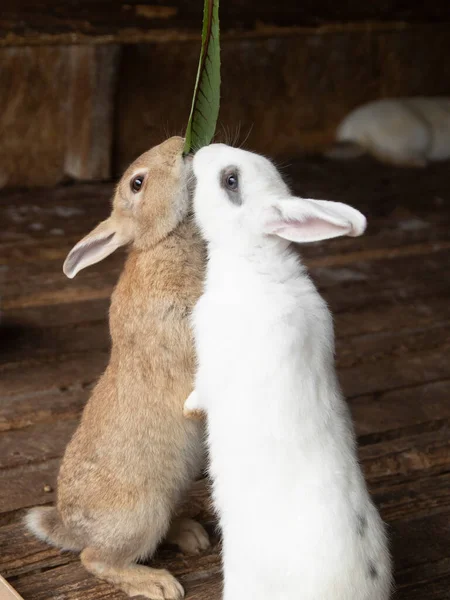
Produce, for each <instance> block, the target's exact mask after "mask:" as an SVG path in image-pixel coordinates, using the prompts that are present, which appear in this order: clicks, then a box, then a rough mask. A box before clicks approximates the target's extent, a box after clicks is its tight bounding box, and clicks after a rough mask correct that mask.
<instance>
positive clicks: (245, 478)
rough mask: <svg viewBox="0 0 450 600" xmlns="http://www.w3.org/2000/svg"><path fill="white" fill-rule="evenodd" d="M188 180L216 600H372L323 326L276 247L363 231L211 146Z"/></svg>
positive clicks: (241, 157) (352, 467) (370, 565)
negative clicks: (216, 559)
mask: <svg viewBox="0 0 450 600" xmlns="http://www.w3.org/2000/svg"><path fill="white" fill-rule="evenodd" d="M193 167H194V172H195V175H196V178H197V188H196V193H195V200H194V208H195V214H196V220H197V222H198V225H199V226H200V229H201V231H202V232H203V234H204V237H205V238H206V240H207V242H208V247H209V263H208V268H207V277H206V283H205V291H204V294H203V296H202V297H201V298H200V300H199V301H198V303H197V305H196V308H195V309H194V314H193V324H194V334H195V339H196V345H197V352H198V364H199V366H198V372H197V376H196V381H195V390H194V392H193V393H192V394H191V396H190V397H189V398H188V399H187V401H186V404H185V416H186V417H189V416H191V414H192V413H193V412H198V411H205V412H206V413H207V416H208V443H209V451H210V459H211V466H210V472H211V476H212V479H213V496H214V503H215V507H216V509H217V511H218V513H219V517H220V524H221V528H222V532H223V561H224V580H225V589H224V600H249V599H250V600H256V599H258V600H269V599H270V600H274V599H275V600H386V599H387V598H388V597H389V594H390V588H391V563H390V557H389V552H388V549H387V541H386V535H385V529H384V525H383V522H382V520H381V518H380V516H379V514H378V512H377V510H376V508H375V506H374V504H373V503H372V501H371V500H370V497H369V494H368V492H367V488H366V485H365V481H364V477H363V475H362V472H361V469H360V467H359V464H358V459H357V454H356V445H355V436H354V433H353V428H352V423H351V418H350V416H349V412H348V409H347V405H346V403H345V401H344V399H343V397H342V394H341V390H340V388H339V384H338V381H337V378H336V373H335V367H334V341H333V325H332V317H331V314H330V312H329V310H328V308H327V305H326V303H325V302H324V300H323V299H322V298H321V296H320V295H319V293H318V292H317V290H316V288H315V287H314V285H313V283H312V282H311V280H310V278H309V277H308V275H307V273H306V270H305V268H304V267H303V266H302V265H301V263H300V262H299V258H298V255H297V253H296V251H295V250H294V249H293V248H292V247H290V242H292V241H294V242H312V241H317V240H323V239H326V238H332V237H336V236H341V235H351V236H357V235H360V234H362V233H363V231H364V229H365V226H366V220H365V218H364V216H363V215H362V214H361V213H359V212H358V211H357V210H355V209H353V208H351V207H349V206H346V205H345V204H340V203H336V202H325V201H316V200H306V199H302V198H295V197H292V195H291V194H290V192H289V190H288V188H287V186H286V185H285V184H284V182H283V181H282V178H281V176H280V175H279V173H278V172H277V170H276V168H275V167H274V166H273V165H272V163H271V162H270V161H269V160H267V159H265V158H263V157H261V156H258V155H255V154H252V153H250V152H245V151H243V150H238V149H234V148H230V147H228V146H225V145H222V144H217V145H211V146H209V147H206V148H203V149H201V150H200V151H199V152H198V153H197V154H196V156H195V158H194V163H193Z"/></svg>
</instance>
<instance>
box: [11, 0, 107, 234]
mask: <svg viewBox="0 0 450 600" xmlns="http://www.w3.org/2000/svg"><path fill="white" fill-rule="evenodd" d="M2 11H3V6H2ZM0 19H1V16H0ZM0 29H1V21H0ZM3 33H4V32H3ZM1 37H2V34H1V33H0V39H1ZM117 59H118V49H117V48H116V47H115V46H113V45H107V46H102V47H101V48H95V47H93V48H86V49H83V48H78V47H71V46H59V47H47V46H43V47H38V48H30V47H23V48H17V47H14V48H0V89H1V90H2V93H1V94H0V129H1V130H2V134H3V135H2V144H1V148H0V187H5V186H9V187H35V186H53V185H55V184H57V183H61V182H62V181H63V180H64V179H65V178H67V176H70V177H72V178H75V179H84V180H93V181H102V180H105V179H108V178H110V176H111V147H112V130H113V122H112V121H113V101H114V96H115V87H116V86H115V81H116V80H115V77H116V74H117V64H118V63H117ZM36 157H39V160H36ZM18 165H20V167H18ZM21 210H23V207H17V211H16V214H18V215H19V217H20V211H21ZM34 225H35V226H36V227H39V226H40V227H42V223H40V221H38V220H36V221H35V223H34ZM58 229H59V228H58V227H56V226H55V225H54V226H53V233H54V235H63V234H62V233H58Z"/></svg>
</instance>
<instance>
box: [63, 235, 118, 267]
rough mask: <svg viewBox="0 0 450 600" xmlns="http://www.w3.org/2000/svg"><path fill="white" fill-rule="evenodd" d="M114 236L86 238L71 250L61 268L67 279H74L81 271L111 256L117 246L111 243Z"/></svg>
mask: <svg viewBox="0 0 450 600" xmlns="http://www.w3.org/2000/svg"><path fill="white" fill-rule="evenodd" d="M114 235H115V233H114V232H113V233H111V234H110V235H108V236H106V237H98V238H95V237H93V238H88V239H87V240H84V241H81V242H79V243H78V244H77V245H76V246H75V247H74V248H72V250H71V251H70V252H69V254H68V256H67V258H66V260H65V262H64V267H63V269H64V273H65V274H66V275H67V277H70V278H72V277H75V275H76V274H77V273H78V271H81V269H84V268H85V267H87V266H89V265H92V264H94V263H96V262H99V261H100V260H102V259H103V258H105V257H106V256H108V255H109V254H111V253H112V252H113V251H114V250H115V249H116V248H117V245H116V244H114V243H113V237H114Z"/></svg>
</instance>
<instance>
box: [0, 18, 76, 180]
mask: <svg viewBox="0 0 450 600" xmlns="http://www.w3.org/2000/svg"><path fill="white" fill-rule="evenodd" d="M2 11H3V7H2ZM28 82H29V85H28ZM67 85H68V71H67V49H66V48H64V47H59V48H58V47H54V48H48V47H42V48H36V49H31V48H0V89H1V94H0V130H1V131H2V143H1V146H0V188H1V187H4V186H16V187H26V186H29V185H35V186H39V185H54V184H56V183H58V182H60V181H61V179H62V176H63V172H64V171H63V165H64V150H65V131H66V123H65V119H66V112H65V106H64V105H65V102H64V100H65V96H66V90H67ZM36 157H39V160H37V158H36ZM18 165H20V168H18Z"/></svg>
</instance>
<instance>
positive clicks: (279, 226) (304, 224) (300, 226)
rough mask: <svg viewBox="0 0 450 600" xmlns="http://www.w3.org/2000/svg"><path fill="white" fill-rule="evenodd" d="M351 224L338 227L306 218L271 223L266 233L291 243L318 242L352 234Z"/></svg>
mask: <svg viewBox="0 0 450 600" xmlns="http://www.w3.org/2000/svg"><path fill="white" fill-rule="evenodd" d="M351 229H352V227H351V224H350V223H345V224H344V223H343V224H340V225H337V224H336V223H332V222H330V221H328V220H326V219H322V218H320V217H316V216H312V215H311V216H306V215H305V216H304V218H302V219H301V220H300V219H298V220H296V219H286V220H283V219H282V220H280V221H275V222H272V223H270V224H269V225H268V226H267V229H266V232H267V233H269V234H273V235H277V236H278V237H281V238H283V239H286V240H289V241H291V242H318V241H320V240H327V239H330V238H334V237H338V236H341V235H348V234H349V233H350V232H351Z"/></svg>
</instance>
